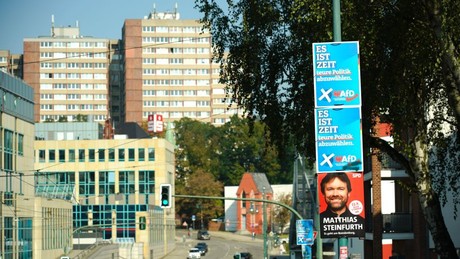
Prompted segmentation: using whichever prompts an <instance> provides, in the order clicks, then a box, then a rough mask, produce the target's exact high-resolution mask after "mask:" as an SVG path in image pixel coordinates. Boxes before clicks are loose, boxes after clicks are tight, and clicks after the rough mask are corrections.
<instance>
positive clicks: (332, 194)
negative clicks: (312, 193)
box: [324, 178, 350, 212]
mask: <svg viewBox="0 0 460 259" xmlns="http://www.w3.org/2000/svg"><path fill="white" fill-rule="evenodd" d="M349 196H350V193H349V191H348V188H347V184H346V183H345V182H342V181H341V180H340V179H339V178H334V179H332V180H331V181H329V182H327V183H326V184H325V186H324V199H325V200H326V203H327V204H328V206H329V208H330V209H331V210H333V211H334V212H342V211H344V210H345V207H346V206H347V202H348V197H349Z"/></svg>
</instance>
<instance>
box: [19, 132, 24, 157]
mask: <svg viewBox="0 0 460 259" xmlns="http://www.w3.org/2000/svg"><path fill="white" fill-rule="evenodd" d="M18 154H19V155H20V156H23V155H24V135H22V134H18Z"/></svg>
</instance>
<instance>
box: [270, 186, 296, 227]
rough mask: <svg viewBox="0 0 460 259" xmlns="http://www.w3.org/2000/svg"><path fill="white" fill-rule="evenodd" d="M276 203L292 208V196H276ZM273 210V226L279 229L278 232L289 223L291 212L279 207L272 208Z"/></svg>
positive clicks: (284, 194) (287, 194)
mask: <svg viewBox="0 0 460 259" xmlns="http://www.w3.org/2000/svg"><path fill="white" fill-rule="evenodd" d="M278 202H279V203H284V204H286V205H289V206H292V195H291V194H290V193H283V194H281V195H280V196H278ZM273 208H274V209H273V222H274V223H275V226H278V227H279V231H282V230H283V229H284V227H285V226H286V225H287V223H289V220H290V218H291V211H289V210H288V209H286V208H285V207H281V206H274V207H273Z"/></svg>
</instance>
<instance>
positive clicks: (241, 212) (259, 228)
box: [236, 173, 273, 235]
mask: <svg viewBox="0 0 460 259" xmlns="http://www.w3.org/2000/svg"><path fill="white" fill-rule="evenodd" d="M236 196H237V197H238V198H247V199H265V200H272V199H273V189H272V187H271V185H270V183H269V182H268V179H267V176H266V175H265V174H264V173H244V174H243V177H242V178H241V182H240V185H239V187H238V191H237V193H236ZM265 207H266V211H265V213H266V214H265V215H266V220H267V222H266V226H267V231H268V232H269V231H270V230H269V229H268V228H269V227H270V225H271V214H272V213H271V211H272V206H271V204H266V206H265ZM263 220H264V206H263V202H258V201H240V200H238V201H237V222H238V223H237V229H238V231H240V232H245V231H247V232H249V233H252V232H254V233H255V234H256V235H261V234H263Z"/></svg>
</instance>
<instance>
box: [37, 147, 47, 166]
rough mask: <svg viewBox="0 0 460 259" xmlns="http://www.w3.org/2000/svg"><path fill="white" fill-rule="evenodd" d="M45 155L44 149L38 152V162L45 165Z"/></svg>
mask: <svg viewBox="0 0 460 259" xmlns="http://www.w3.org/2000/svg"><path fill="white" fill-rule="evenodd" d="M45 154H46V152H45V150H44V149H40V150H38V162H40V163H45V161H46V160H45Z"/></svg>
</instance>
